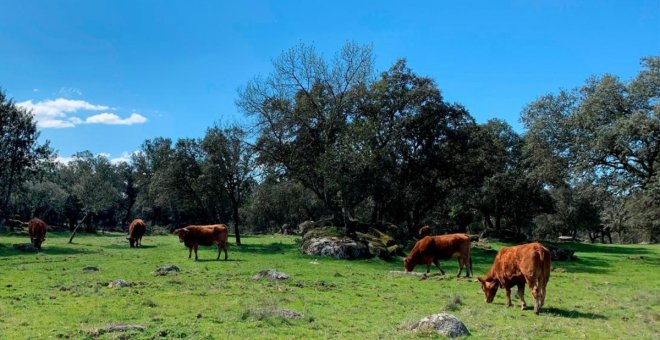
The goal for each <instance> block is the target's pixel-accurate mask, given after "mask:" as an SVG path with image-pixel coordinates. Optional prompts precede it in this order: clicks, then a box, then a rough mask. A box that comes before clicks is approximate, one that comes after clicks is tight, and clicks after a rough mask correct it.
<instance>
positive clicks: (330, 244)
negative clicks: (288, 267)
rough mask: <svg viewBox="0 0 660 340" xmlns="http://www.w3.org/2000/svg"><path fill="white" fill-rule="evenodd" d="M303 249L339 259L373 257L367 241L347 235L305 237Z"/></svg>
mask: <svg viewBox="0 0 660 340" xmlns="http://www.w3.org/2000/svg"><path fill="white" fill-rule="evenodd" d="M309 233H310V232H308V233H307V234H309ZM302 250H303V252H304V253H305V254H308V255H317V256H332V257H334V258H338V259H360V258H370V257H372V255H371V253H370V252H369V247H368V246H367V245H366V244H365V243H363V242H359V241H356V240H353V239H351V238H349V237H346V236H343V237H340V236H319V237H305V238H303V242H302Z"/></svg>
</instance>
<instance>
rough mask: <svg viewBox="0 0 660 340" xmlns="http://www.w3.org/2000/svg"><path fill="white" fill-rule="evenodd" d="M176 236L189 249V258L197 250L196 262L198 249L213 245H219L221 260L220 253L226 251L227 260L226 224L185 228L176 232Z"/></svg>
mask: <svg viewBox="0 0 660 340" xmlns="http://www.w3.org/2000/svg"><path fill="white" fill-rule="evenodd" d="M174 234H175V235H178V236H179V241H180V242H183V244H184V245H185V246H186V247H188V249H189V252H188V258H190V257H191V256H192V251H193V250H195V261H197V247H198V246H199V245H202V246H210V245H213V244H217V245H218V257H217V258H216V260H219V259H220V251H221V250H224V251H225V260H227V236H228V231H227V226H226V225H224V224H214V225H191V226H187V227H185V228H180V229H177V230H175V231H174Z"/></svg>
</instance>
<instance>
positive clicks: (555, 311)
mask: <svg viewBox="0 0 660 340" xmlns="http://www.w3.org/2000/svg"><path fill="white" fill-rule="evenodd" d="M541 313H542V314H552V315H555V316H561V317H564V318H571V319H576V318H584V319H600V320H607V317H606V316H605V315H601V314H596V313H583V312H580V311H577V310H570V309H561V308H555V307H544V308H542V309H541Z"/></svg>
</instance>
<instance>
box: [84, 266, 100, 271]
mask: <svg viewBox="0 0 660 340" xmlns="http://www.w3.org/2000/svg"><path fill="white" fill-rule="evenodd" d="M82 271H84V272H97V271H99V267H97V266H87V267H83V269H82Z"/></svg>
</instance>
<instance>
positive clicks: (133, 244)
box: [126, 237, 135, 248]
mask: <svg viewBox="0 0 660 340" xmlns="http://www.w3.org/2000/svg"><path fill="white" fill-rule="evenodd" d="M126 239H127V240H128V243H129V244H130V245H131V248H133V247H135V239H134V238H132V237H127V238H126Z"/></svg>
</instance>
